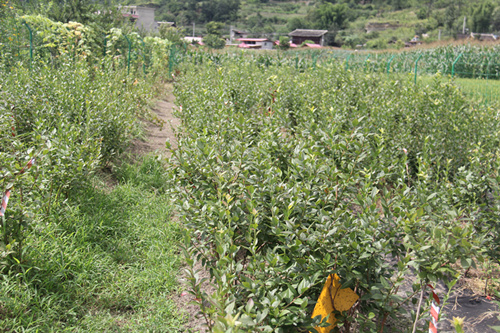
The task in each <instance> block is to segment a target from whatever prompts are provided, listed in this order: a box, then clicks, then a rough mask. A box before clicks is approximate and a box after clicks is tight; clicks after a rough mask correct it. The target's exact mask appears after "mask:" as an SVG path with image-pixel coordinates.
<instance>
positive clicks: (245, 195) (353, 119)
mask: <svg viewBox="0 0 500 333" xmlns="http://www.w3.org/2000/svg"><path fill="white" fill-rule="evenodd" d="M225 59H226V60H225ZM227 59H229V58H224V57H217V59H216V61H214V60H213V59H212V60H209V61H205V62H202V63H200V62H199V65H198V67H196V68H191V67H190V68H189V69H188V70H186V71H185V73H184V75H183V77H182V79H181V80H180V81H179V82H177V83H176V86H175V94H176V101H177V103H178V105H179V109H180V112H179V117H181V118H182V121H183V127H182V130H181V131H180V132H181V133H182V134H181V135H180V136H179V148H178V150H176V151H174V152H173V157H172V162H173V166H172V168H171V170H170V175H171V181H172V186H173V187H174V188H175V192H176V194H177V196H178V197H179V198H180V200H179V207H178V210H179V212H180V214H181V217H182V220H183V222H184V224H185V226H186V228H187V231H186V244H187V245H186V255H187V257H188V258H189V261H190V263H191V264H194V262H195V261H200V262H201V263H202V264H203V265H204V267H205V268H206V269H207V270H208V271H209V272H210V275H211V278H212V281H213V283H214V284H215V286H216V291H215V293H214V294H212V295H207V294H206V293H204V292H203V291H202V289H201V288H200V283H201V282H202V281H201V280H200V279H199V278H198V274H197V273H196V272H195V271H192V272H191V274H192V275H191V282H192V292H193V293H194V295H195V296H196V298H197V299H199V300H200V306H201V309H202V312H203V313H204V315H205V318H206V319H207V324H208V325H209V326H211V327H212V329H214V330H215V331H217V332H219V331H220V332H230V331H233V332H236V331H264V332H271V331H277V332H287V331H307V330H313V329H312V327H314V326H315V325H318V324H319V321H320V318H319V317H317V318H314V319H311V318H310V315H311V313H312V308H313V307H314V304H315V301H316V299H317V297H318V295H319V292H320V290H321V288H322V286H323V283H324V281H325V279H326V277H327V276H328V274H331V273H337V274H338V275H339V276H340V277H341V283H342V286H343V287H351V288H352V289H354V290H355V292H356V293H357V294H358V295H359V296H360V300H359V301H358V302H357V303H356V304H355V306H354V307H353V308H352V309H351V310H349V311H347V312H344V313H338V312H337V313H335V316H336V317H337V318H338V319H339V326H342V327H343V329H344V331H349V329H350V328H353V327H356V328H357V329H358V331H360V332H366V331H381V330H382V329H383V327H384V326H386V325H387V322H388V321H389V319H388V318H390V317H392V318H397V320H398V321H399V322H402V319H401V318H402V317H401V313H403V312H407V311H409V312H408V313H407V314H406V316H407V317H408V318H412V320H414V319H415V318H414V317H415V316H416V315H415V306H412V305H411V304H412V301H416V295H417V294H418V293H419V291H420V290H421V288H422V287H423V286H425V284H426V283H428V282H437V281H439V280H444V281H445V282H447V283H450V284H453V283H454V282H455V281H456V279H457V278H458V276H459V274H460V269H461V268H464V269H466V268H468V267H470V266H471V265H474V264H475V262H474V260H475V259H477V260H481V261H483V260H493V261H496V262H497V261H498V243H499V239H498V236H497V234H498V226H497V225H496V223H495V222H494V221H495V220H496V219H497V218H498V212H499V210H498V208H499V206H498V194H499V192H498V183H499V180H500V177H499V174H498V167H499V166H500V159H499V156H498V151H497V147H498V139H499V138H498V133H499V132H498V111H496V110H494V109H492V108H487V107H483V106H475V105H472V104H470V103H469V102H468V101H467V100H466V99H465V98H464V97H463V96H462V94H461V93H460V91H459V90H458V89H457V88H456V87H454V86H453V85H451V84H450V83H445V82H443V81H442V80H440V78H439V76H437V77H435V79H434V80H433V81H432V84H430V85H429V86H426V87H419V88H418V89H417V88H416V87H415V86H414V85H413V84H412V83H411V78H410V77H399V78H398V79H389V78H387V77H385V76H379V75H373V74H371V75H365V74H359V73H358V74H356V75H355V74H353V73H351V72H350V71H347V72H346V71H345V70H344V69H343V67H342V68H341V67H339V66H337V65H335V64H327V63H323V64H317V67H316V70H312V68H310V70H306V71H303V72H302V73H298V72H297V71H296V69H295V68H294V66H293V63H292V64H289V65H287V64H283V63H279V62H278V63H275V64H272V63H269V64H266V66H263V65H262V63H261V62H260V61H259V59H258V58H250V57H239V59H238V58H237V57H233V58H232V59H229V60H230V61H227ZM495 228H496V229H497V230H496V231H495ZM457 263H459V264H458V265H457ZM460 267H461V268H460ZM411 272H414V273H415V274H416V275H417V280H416V281H415V283H414V286H413V288H414V290H413V292H409V293H408V294H403V293H401V292H398V291H399V289H400V287H401V285H402V284H403V281H404V278H403V277H404V276H405V275H407V274H410V273H411ZM421 313H422V312H421Z"/></svg>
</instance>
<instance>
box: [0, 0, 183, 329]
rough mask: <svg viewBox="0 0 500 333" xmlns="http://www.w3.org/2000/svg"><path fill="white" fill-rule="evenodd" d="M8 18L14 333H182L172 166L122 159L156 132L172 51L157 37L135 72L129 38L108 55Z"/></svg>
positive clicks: (8, 268)
mask: <svg viewBox="0 0 500 333" xmlns="http://www.w3.org/2000/svg"><path fill="white" fill-rule="evenodd" d="M4 5H5V6H4ZM0 8H1V11H0V14H1V15H0V29H1V30H2V34H1V35H0V48H1V50H2V58H0V191H1V196H2V197H4V198H7V197H8V195H10V198H9V201H8V203H7V202H5V206H6V207H2V214H1V215H2V223H1V225H0V281H1V283H0V285H1V286H0V293H1V295H2V296H1V297H0V327H1V330H2V331H6V332H21V331H22V332H40V331H43V332H60V331H65V330H68V331H82V332H83V331H85V332H87V331H108V330H113V331H114V330H132V331H147V330H151V331H155V332H162V331H163V332H175V331H182V328H181V327H182V320H183V317H182V315H181V314H179V313H178V311H177V309H176V306H175V305H174V303H173V301H172V300H171V299H170V298H168V297H167V295H169V294H170V293H172V291H173V290H174V289H175V288H176V284H177V275H178V274H177V267H178V264H179V260H178V257H177V255H176V246H175V244H176V243H177V241H178V238H179V233H178V225H177V224H176V223H172V222H170V221H169V215H170V213H171V210H170V198H169V196H167V195H166V193H165V185H164V184H165V183H166V176H165V171H164V166H163V162H162V161H161V159H159V158H157V157H153V156H150V157H147V158H144V159H143V160H141V159H140V158H136V159H135V160H141V162H139V163H138V164H137V165H132V164H129V162H128V160H127V159H126V158H125V157H124V155H123V152H124V151H125V150H126V148H127V146H128V144H129V142H130V140H131V139H133V138H134V137H137V136H138V135H139V134H141V132H142V128H141V120H145V119H148V120H152V121H154V120H155V119H154V117H153V115H152V113H151V112H150V111H149V106H150V103H151V101H152V99H153V98H154V97H155V96H156V95H157V94H158V90H157V89H158V87H161V85H160V83H161V82H162V81H161V80H162V79H163V78H165V77H166V76H168V75H169V73H168V66H167V65H166V64H168V63H169V62H168V59H169V53H167V51H169V46H170V44H169V43H168V41H165V40H162V39H160V38H153V37H150V38H149V39H148V38H145V39H144V44H142V43H141V44H142V45H146V46H148V47H149V50H150V52H148V56H149V57H148V59H144V57H142V56H141V54H139V53H136V54H135V55H137V56H140V58H142V59H140V60H138V59H137V57H136V58H132V56H131V57H129V59H130V63H131V66H130V67H129V68H128V67H127V61H124V60H123V57H122V56H121V55H122V54H127V52H125V50H124V49H123V42H124V41H125V42H126V40H125V38H124V37H123V35H122V31H121V30H120V29H112V30H111V31H110V32H109V34H108V36H107V37H106V38H107V39H108V41H107V43H105V44H104V43H103V44H100V43H97V42H96V40H95V38H97V36H99V34H98V33H97V32H96V31H95V30H94V29H93V28H91V27H88V26H85V25H83V24H80V23H76V22H70V23H67V24H64V23H61V22H55V21H52V20H50V19H48V18H46V17H43V16H39V15H35V16H33V15H32V16H23V17H22V18H21V17H20V16H19V14H20V13H19V12H18V11H16V8H15V7H14V6H10V3H8V2H6V1H2V2H1V3H0ZM26 24H27V25H26ZM26 26H29V27H31V29H32V32H33V34H34V35H35V37H34V39H35V43H33V44H34V47H33V49H32V51H34V52H33V53H34V54H33V57H30V54H29V49H28V51H27V50H26V45H30V40H29V38H28V37H27V32H28V29H27V28H26ZM100 37H102V39H104V37H105V36H100ZM128 38H129V40H130V41H131V42H132V43H134V42H135V43H136V44H135V45H136V47H137V44H139V42H141V39H140V37H139V36H138V35H137V34H128ZM134 38H135V39H134ZM141 50H142V51H144V49H141ZM130 54H131V55H134V54H133V53H132V52H130ZM142 55H144V54H142ZM146 60H147V62H148V65H149V66H148V67H147V68H148V74H146V73H145V72H146V71H144V70H143V66H142V65H143V64H144V63H145V61H146ZM165 61H166V62H165ZM117 165H119V166H117ZM114 178H118V182H116V181H113V179H114ZM103 179H105V180H107V183H105V182H104V181H103ZM113 183H115V184H114V185H113ZM3 208H6V209H5V211H4V209H3ZM157 260H158V261H159V262H157Z"/></svg>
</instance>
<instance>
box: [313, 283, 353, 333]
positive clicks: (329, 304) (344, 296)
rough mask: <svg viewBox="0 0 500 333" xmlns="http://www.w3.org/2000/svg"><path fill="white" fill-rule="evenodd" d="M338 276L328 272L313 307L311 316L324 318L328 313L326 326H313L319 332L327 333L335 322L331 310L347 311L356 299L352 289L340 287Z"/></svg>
mask: <svg viewBox="0 0 500 333" xmlns="http://www.w3.org/2000/svg"><path fill="white" fill-rule="evenodd" d="M339 281H340V278H339V276H338V275H337V274H330V275H329V276H328V278H327V279H326V282H325V285H324V286H323V290H322V291H321V294H320V295H319V298H318V302H317V303H316V306H315V307H314V311H313V313H312V316H311V318H314V317H316V316H319V315H321V319H324V318H325V317H327V316H328V315H330V317H329V318H328V320H327V322H328V323H330V325H329V326H327V327H315V329H316V330H317V331H318V332H319V333H329V332H330V330H332V329H333V328H334V327H335V325H336V323H337V319H336V318H335V316H334V315H333V313H332V312H333V311H334V310H337V311H340V312H342V311H347V310H349V309H350V308H351V307H352V306H353V305H354V303H356V301H357V300H358V298H359V296H358V295H357V294H356V293H355V292H354V291H352V289H351V288H345V289H340V287H341V284H340V282H339Z"/></svg>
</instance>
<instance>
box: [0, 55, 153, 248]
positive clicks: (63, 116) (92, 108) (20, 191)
mask: <svg viewBox="0 0 500 333" xmlns="http://www.w3.org/2000/svg"><path fill="white" fill-rule="evenodd" d="M62 58H64V56H62ZM62 58H61V59H60V65H59V67H58V68H56V69H53V68H50V67H46V66H43V67H34V68H32V69H31V70H30V69H27V68H22V67H20V68H17V69H11V70H9V71H8V72H6V71H0V86H1V87H2V92H1V95H2V98H1V99H0V101H1V102H0V114H1V116H0V119H1V121H0V132H1V133H2V136H1V138H0V158H1V162H0V170H1V173H0V182H1V183H0V188H1V190H2V193H3V192H4V191H5V190H7V189H9V188H12V195H11V199H10V201H9V205H8V212H7V214H6V221H7V223H6V225H5V227H4V228H3V229H2V234H3V236H4V237H3V244H2V245H1V246H2V249H3V251H5V252H4V254H3V255H4V256H5V255H6V254H8V253H9V252H10V250H9V249H13V247H14V245H17V246H18V247H17V248H16V251H17V252H18V253H17V254H16V256H17V255H20V253H19V251H20V250H21V244H22V240H23V238H24V237H25V236H26V233H27V232H28V231H29V230H30V229H31V227H32V226H33V225H34V224H36V223H40V220H43V218H44V216H46V215H47V214H49V212H50V210H51V209H52V206H53V205H54V204H57V203H58V202H59V200H58V198H60V196H61V195H65V194H66V193H67V191H68V189H69V188H71V187H74V186H79V184H80V183H81V182H84V181H85V179H86V178H87V176H88V175H89V174H92V173H93V172H95V171H96V170H97V168H99V167H103V166H106V165H108V164H109V162H110V161H111V160H112V159H113V158H115V157H117V156H118V155H119V154H120V153H121V152H122V151H123V150H124V148H125V147H126V144H127V141H128V140H129V139H130V138H131V137H132V136H134V135H137V134H138V131H139V128H138V126H137V118H138V117H144V116H145V115H146V108H145V106H146V105H145V102H146V98H150V97H151V96H152V95H151V92H150V91H151V89H150V88H149V84H148V83H147V82H145V81H144V80H141V81H138V80H137V81H135V82H134V81H131V80H128V79H127V77H126V72H115V71H114V70H113V69H112V66H111V65H110V64H109V63H108V62H106V61H103V62H102V63H101V64H100V66H98V67H93V66H90V65H88V64H87V63H86V62H73V61H72V60H71V59H66V60H64V59H62ZM32 158H35V165H34V166H33V167H32V168H31V169H30V170H29V171H25V172H24V173H22V172H21V170H22V169H23V167H25V166H26V164H27V163H28V161H29V160H31V159H32Z"/></svg>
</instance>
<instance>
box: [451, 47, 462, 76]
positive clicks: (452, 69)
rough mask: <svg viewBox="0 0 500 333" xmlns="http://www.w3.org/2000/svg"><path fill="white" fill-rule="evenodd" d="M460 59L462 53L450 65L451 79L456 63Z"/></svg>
mask: <svg viewBox="0 0 500 333" xmlns="http://www.w3.org/2000/svg"><path fill="white" fill-rule="evenodd" d="M461 57H462V53H460V54H459V55H458V57H457V59H455V61H454V62H453V65H451V77H452V78H453V77H454V76H455V64H456V63H457V61H458V60H459V59H460V58H461Z"/></svg>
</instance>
